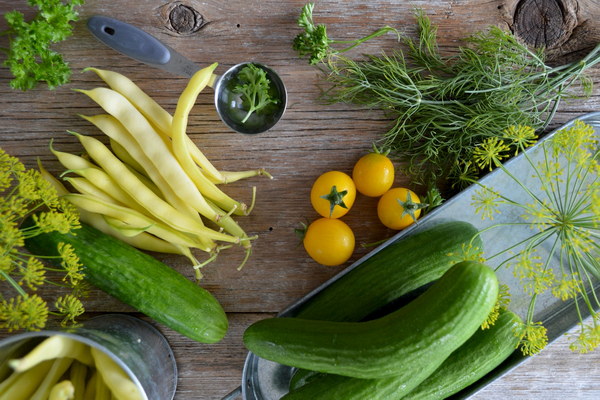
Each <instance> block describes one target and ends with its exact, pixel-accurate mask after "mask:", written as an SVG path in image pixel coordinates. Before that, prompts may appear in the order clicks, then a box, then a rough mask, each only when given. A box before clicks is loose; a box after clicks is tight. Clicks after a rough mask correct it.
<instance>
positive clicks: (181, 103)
mask: <svg viewBox="0 0 600 400" xmlns="http://www.w3.org/2000/svg"><path fill="white" fill-rule="evenodd" d="M216 67H217V64H216V63H215V64H212V65H211V66H209V67H206V68H203V69H201V70H200V71H198V72H196V73H195V74H194V76H192V78H191V79H190V81H189V83H188V85H187V86H186V88H185V89H184V91H183V93H182V94H181V96H180V97H179V100H178V101H177V107H176V109H175V114H174V115H173V125H172V128H171V129H172V136H171V138H172V140H173V152H174V153H175V157H176V158H177V160H178V161H179V163H181V165H182V166H183V169H184V170H185V171H186V173H187V174H188V175H189V176H190V178H191V179H192V181H193V182H194V183H195V184H196V186H197V187H198V189H199V190H200V192H202V194H203V195H205V196H206V197H208V198H209V199H211V200H212V201H213V202H215V203H216V204H218V205H219V206H220V207H221V208H223V209H224V210H227V211H232V210H233V213H234V214H238V215H243V214H245V213H246V210H247V207H246V205H244V204H242V203H240V202H237V201H235V200H233V199H232V198H231V197H229V196H227V195H226V194H225V193H223V192H222V191H221V190H220V189H218V188H217V187H216V185H215V184H214V183H212V182H211V181H210V179H208V178H207V177H206V176H205V175H204V174H203V173H202V172H201V171H200V170H199V169H198V168H197V167H196V164H195V163H194V160H193V159H192V156H191V155H190V152H189V150H188V146H187V142H186V138H187V137H188V136H187V133H186V130H187V124H188V116H189V113H190V111H191V110H192V107H193V106H194V104H195V103H196V99H197V97H198V94H199V93H200V92H201V91H202V90H203V89H204V88H205V87H206V85H207V84H208V81H209V79H210V77H211V76H212V73H213V71H214V69H215V68H216Z"/></svg>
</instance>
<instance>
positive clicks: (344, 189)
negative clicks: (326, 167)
mask: <svg viewBox="0 0 600 400" xmlns="http://www.w3.org/2000/svg"><path fill="white" fill-rule="evenodd" d="M355 199H356V186H355V185H354V181H353V180H352V178H350V176H349V175H348V174H346V173H344V172H340V171H329V172H325V173H324V174H322V175H321V176H319V177H318V178H317V179H316V180H315V182H314V183H313V186H312V189H311V191H310V202H311V203H312V206H313V207H314V209H315V211H316V212H318V213H319V215H321V216H322V217H327V218H340V217H342V216H344V215H346V213H347V212H348V211H349V210H350V208H351V207H352V205H353V204H354V200H355Z"/></svg>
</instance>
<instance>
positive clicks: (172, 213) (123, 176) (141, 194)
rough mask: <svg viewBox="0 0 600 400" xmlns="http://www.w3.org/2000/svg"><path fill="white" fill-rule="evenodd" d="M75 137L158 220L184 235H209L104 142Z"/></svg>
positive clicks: (85, 137) (91, 138) (88, 137)
mask: <svg viewBox="0 0 600 400" xmlns="http://www.w3.org/2000/svg"><path fill="white" fill-rule="evenodd" d="M76 135H77V138H78V139H79V141H80V142H81V144H82V145H83V147H84V148H85V149H86V151H87V152H88V154H89V155H90V157H92V159H93V160H94V161H95V162H96V163H98V165H100V166H101V167H102V169H103V170H104V171H105V172H106V173H107V174H108V175H109V176H110V177H112V178H113V179H114V180H115V181H116V182H118V183H119V185H120V186H121V188H122V189H123V190H124V191H125V192H126V193H127V194H129V195H130V196H131V197H133V198H134V199H135V200H136V202H137V203H138V204H140V205H141V206H142V207H144V208H145V209H146V210H148V212H149V213H151V214H152V215H153V216H154V217H156V218H157V219H158V220H160V221H163V222H164V223H165V224H167V225H170V226H172V227H173V228H175V229H178V230H181V231H183V232H189V233H192V234H196V235H202V234H204V233H209V231H210V230H209V229H207V228H206V227H205V226H204V225H203V224H200V223H198V221H197V220H194V219H192V218H189V216H187V215H186V214H183V213H182V212H180V211H179V210H177V209H176V208H174V207H173V206H171V204H169V203H167V202H166V201H164V200H163V199H161V198H160V197H158V196H157V195H156V194H155V193H154V192H152V190H150V189H148V188H147V187H146V186H145V185H144V184H143V183H142V182H141V181H140V180H139V179H138V178H137V177H136V176H135V175H134V174H132V173H131V171H129V169H127V167H125V165H124V164H123V163H122V162H121V161H120V160H119V159H118V158H117V157H116V156H115V155H114V154H113V153H112V152H111V151H110V150H109V149H108V148H107V147H106V146H104V144H103V143H102V142H100V141H99V140H97V139H95V138H93V137H90V136H83V135H79V134H76Z"/></svg>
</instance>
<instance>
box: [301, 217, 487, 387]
mask: <svg viewBox="0 0 600 400" xmlns="http://www.w3.org/2000/svg"><path fill="white" fill-rule="evenodd" d="M468 246H471V249H472V251H479V250H482V249H483V245H482V242H481V238H480V237H479V236H478V235H477V229H476V228H475V227H474V226H473V225H471V224H470V223H468V222H463V221H447V222H442V223H439V224H437V225H434V226H432V227H429V228H426V229H424V230H422V231H420V232H417V233H414V234H412V235H409V236H407V237H404V238H402V239H401V240H399V241H397V242H395V243H392V244H390V245H389V246H387V247H385V248H383V249H382V250H381V251H379V252H377V253H376V254H374V255H373V256H371V257H369V258H368V259H366V260H365V261H364V262H363V263H361V264H360V265H359V266H357V267H356V268H354V269H353V270H351V271H349V272H348V273H346V274H345V275H343V276H342V277H340V278H339V279H337V280H336V281H335V282H333V283H332V284H331V285H329V286H328V287H327V288H326V289H325V290H323V291H322V292H320V293H318V294H317V295H315V296H314V297H313V298H311V299H310V300H309V301H308V302H307V303H306V304H305V305H303V306H302V307H301V308H300V309H299V310H298V311H297V312H296V313H295V316H297V317H300V318H307V319H323V320H328V321H359V320H362V319H364V318H369V317H372V316H373V314H374V313H377V314H380V315H383V314H385V312H386V311H393V310H395V309H397V308H398V307H400V306H401V305H403V304H404V303H405V302H406V301H410V300H411V299H412V298H414V296H416V295H417V294H420V293H419V292H420V291H422V290H424V289H423V288H424V287H426V286H427V285H428V284H430V283H431V282H433V281H435V280H436V279H439V277H440V276H442V274H443V273H444V272H446V271H447V270H448V269H449V268H450V267H451V266H452V265H454V264H456V262H458V261H459V258H460V255H461V254H462V253H463V252H464V250H465V248H467V247H468ZM450 254H453V255H452V256H450ZM374 288H376V289H374ZM357 298H360V301H357ZM315 374H316V372H315V371H309V370H303V369H298V370H297V371H295V373H294V375H293V376H292V380H291V381H290V388H293V387H297V386H301V385H302V384H304V382H305V381H306V380H307V379H311V377H312V376H313V375H315Z"/></svg>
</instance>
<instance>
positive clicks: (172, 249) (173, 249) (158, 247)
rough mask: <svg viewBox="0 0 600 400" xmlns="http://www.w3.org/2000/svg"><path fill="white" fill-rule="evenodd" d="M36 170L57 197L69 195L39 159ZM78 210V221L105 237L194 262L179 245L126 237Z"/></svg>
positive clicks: (149, 237) (140, 236)
mask: <svg viewBox="0 0 600 400" xmlns="http://www.w3.org/2000/svg"><path fill="white" fill-rule="evenodd" d="M38 169H39V171H40V173H41V174H42V177H43V178H44V179H45V180H46V181H48V182H49V183H50V184H52V186H54V188H55V189H56V191H57V193H58V195H59V196H64V195H66V194H69V191H68V190H67V189H66V188H65V187H64V185H63V184H62V183H61V182H60V181H59V180H58V179H56V178H55V177H54V176H53V175H52V174H50V173H49V172H48V171H47V170H46V169H45V168H44V167H43V165H42V163H41V161H40V160H39V159H38ZM78 209H79V219H80V220H81V221H82V222H85V223H87V224H89V225H91V226H93V227H95V228H96V229H98V230H99V231H102V232H104V233H106V234H107V235H112V236H114V237H116V238H117V239H120V240H122V241H124V242H125V243H127V244H129V245H131V246H133V247H135V248H138V249H141V250H148V251H155V252H158V253H170V254H182V255H185V256H187V257H188V258H190V260H192V261H193V262H194V261H196V260H195V258H194V257H193V256H191V257H190V256H189V255H188V253H189V249H187V248H183V249H182V248H181V247H182V246H181V245H177V246H176V245H173V244H171V243H170V242H168V241H166V240H163V239H160V238H158V237H156V236H154V235H151V234H148V233H145V232H141V233H139V234H138V235H136V236H133V237H126V236H124V235H123V234H121V233H120V232H119V231H118V230H117V229H115V228H113V227H111V226H109V225H108V224H107V223H106V221H105V219H104V217H103V216H102V215H100V214H97V213H92V212H89V211H86V210H83V209H81V208H78ZM195 264H196V263H195V262H194V265H195Z"/></svg>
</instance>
